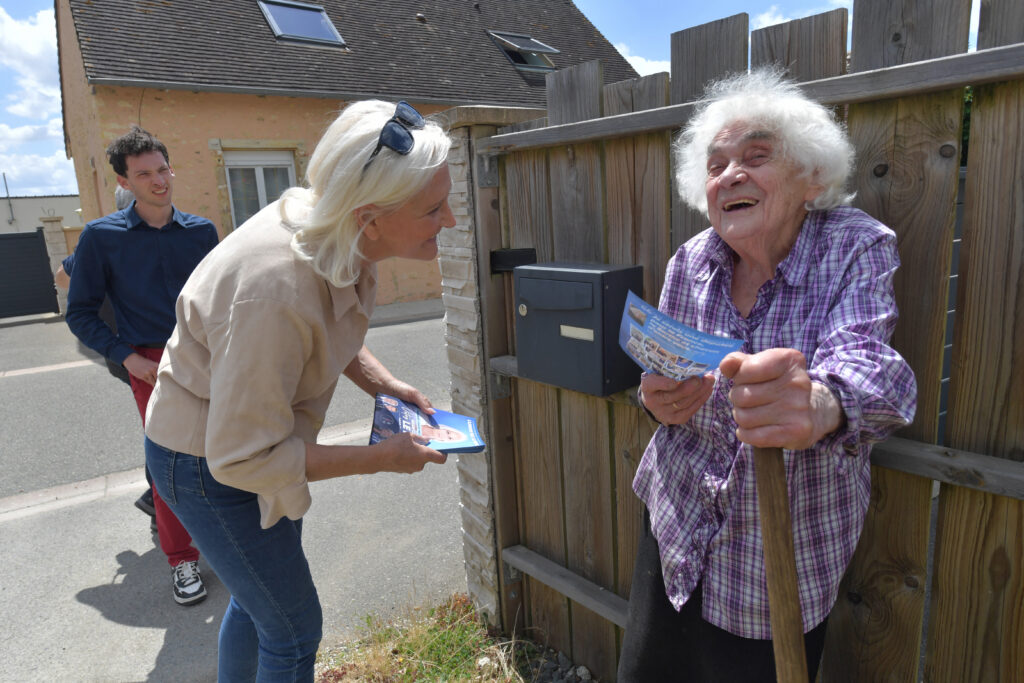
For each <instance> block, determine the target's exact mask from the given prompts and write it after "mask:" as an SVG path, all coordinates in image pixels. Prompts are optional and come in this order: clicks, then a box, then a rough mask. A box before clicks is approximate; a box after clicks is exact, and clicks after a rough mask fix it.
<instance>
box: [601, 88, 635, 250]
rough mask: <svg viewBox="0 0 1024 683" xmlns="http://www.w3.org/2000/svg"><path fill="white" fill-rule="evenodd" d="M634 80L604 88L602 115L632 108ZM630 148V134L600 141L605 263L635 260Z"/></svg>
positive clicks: (631, 139)
mask: <svg viewBox="0 0 1024 683" xmlns="http://www.w3.org/2000/svg"><path fill="white" fill-rule="evenodd" d="M637 80H638V79H634V80H628V81H619V82H618V83H611V84H609V85H606V86H605V87H604V93H603V96H604V115H605V116H615V115H616V114H626V113H628V112H631V111H633V90H634V88H635V87H636V81H637ZM633 147H634V141H633V138H631V137H630V138H621V139H616V140H609V141H608V142H606V143H604V160H605V177H604V184H605V188H607V189H606V190H605V204H606V206H607V210H608V262H609V263H636V257H637V254H636V244H635V241H636V240H635V237H634V236H635V234H636V216H635V208H636V197H635V195H634V192H633V190H634V188H633V175H634V172H635V170H634V169H635V168H636V153H635V152H634V149H633Z"/></svg>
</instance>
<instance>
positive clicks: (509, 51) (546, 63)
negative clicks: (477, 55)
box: [487, 31, 558, 71]
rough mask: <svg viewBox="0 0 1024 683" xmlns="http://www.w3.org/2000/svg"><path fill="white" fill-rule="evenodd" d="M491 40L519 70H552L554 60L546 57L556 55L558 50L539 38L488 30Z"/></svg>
mask: <svg viewBox="0 0 1024 683" xmlns="http://www.w3.org/2000/svg"><path fill="white" fill-rule="evenodd" d="M487 33H488V34H489V35H490V36H491V40H493V41H494V43H495V45H497V46H498V47H499V48H501V51H502V52H503V53H504V54H505V56H506V57H507V58H508V61H510V62H512V63H513V64H514V65H515V67H516V68H517V69H519V70H521V71H553V70H554V69H555V65H554V62H552V61H551V58H550V57H548V55H549V54H552V55H556V54H558V50H556V49H555V48H553V47H551V46H550V45H546V44H544V43H542V42H540V41H539V40H536V39H534V38H531V37H530V36H527V35H524V34H522V33H506V32H504V31H488V32H487Z"/></svg>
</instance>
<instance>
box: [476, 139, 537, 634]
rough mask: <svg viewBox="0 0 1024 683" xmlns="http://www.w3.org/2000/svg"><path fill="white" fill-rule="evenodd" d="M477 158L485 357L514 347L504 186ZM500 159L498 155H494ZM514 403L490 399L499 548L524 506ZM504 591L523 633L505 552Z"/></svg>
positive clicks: (506, 608)
mask: <svg viewBox="0 0 1024 683" xmlns="http://www.w3.org/2000/svg"><path fill="white" fill-rule="evenodd" d="M470 131H471V139H470V149H472V148H473V143H475V141H476V140H478V139H480V138H481V137H484V136H487V135H492V134H493V133H494V131H495V129H494V127H493V126H473V127H471V128H470ZM470 158H471V159H472V161H473V164H474V166H473V174H472V177H473V180H474V182H475V184H476V187H474V191H473V212H474V213H473V216H474V218H475V220H476V239H477V264H476V267H477V273H478V277H479V281H480V318H481V321H482V323H483V354H484V358H490V357H492V356H497V355H504V354H507V353H508V352H509V350H510V349H511V334H510V324H511V323H510V318H509V316H508V306H506V286H507V281H508V279H509V278H510V276H509V275H508V274H491V272H490V253H491V251H492V250H494V249H500V248H501V247H502V246H504V243H503V237H502V229H501V212H500V210H499V209H500V202H499V196H500V193H499V189H498V187H483V186H481V185H480V183H479V179H480V176H481V175H482V174H483V169H482V168H481V164H484V163H486V160H485V159H483V158H482V157H473V156H471V157H470ZM491 163H496V160H491ZM512 408H513V403H512V399H511V397H505V398H498V397H495V396H493V395H492V396H489V400H488V401H487V404H486V417H487V419H486V422H485V424H486V425H487V427H488V429H489V432H488V433H487V434H486V439H487V448H488V452H489V454H490V461H491V471H492V481H493V482H494V536H495V541H496V543H497V547H498V549H501V548H505V547H508V546H510V545H516V544H518V543H519V542H520V534H519V509H518V504H517V501H518V496H517V493H516V481H517V478H516V468H515V452H514V448H513V422H512V415H513V411H512ZM498 583H499V585H498V595H499V601H500V604H499V606H498V607H499V609H500V610H501V613H500V614H499V615H496V616H497V617H498V623H500V624H501V625H502V627H503V628H504V629H505V630H506V631H508V632H509V633H516V634H518V633H520V632H521V629H522V627H523V626H525V619H524V615H523V610H522V592H523V591H522V581H521V580H518V581H511V580H509V577H508V576H506V574H505V572H504V570H503V567H502V563H501V561H500V557H499V560H498Z"/></svg>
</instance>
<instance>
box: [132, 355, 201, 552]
mask: <svg viewBox="0 0 1024 683" xmlns="http://www.w3.org/2000/svg"><path fill="white" fill-rule="evenodd" d="M132 348H134V349H135V353H137V354H139V355H140V356H143V357H145V358H148V359H150V360H152V361H156V362H157V363H159V362H160V357H161V356H163V354H164V350H163V349H149V348H145V347H142V346H139V347H132ZM128 378H129V379H130V380H131V383H132V393H133V394H134V395H135V404H136V405H138V407H139V414H140V415H142V426H143V427H145V426H146V406H147V405H149V396H150V394H152V393H153V387H152V385H150V384H147V383H146V382H143V381H142V380H141V379H139V378H138V377H136V376H135V375H132V374H129V375H128ZM150 488H151V489H152V491H153V507H155V508H156V529H157V534H159V536H160V549H161V550H163V551H164V555H166V556H167V561H168V562H169V563H170V564H171V566H172V567H177V566H178V563H179V562H184V561H188V562H191V561H194V560H198V559H199V551H198V550H196V549H195V548H194V547H193V546H192V537H191V536H189V533H188V532H187V531H185V527H183V526H182V525H181V522H179V521H178V518H177V517H175V516H174V513H173V512H171V509H170V508H169V507H167V503H165V502H164V501H163V499H162V498H161V497H160V496H159V494H157V492H156V489H155V488H153V487H152V486H150Z"/></svg>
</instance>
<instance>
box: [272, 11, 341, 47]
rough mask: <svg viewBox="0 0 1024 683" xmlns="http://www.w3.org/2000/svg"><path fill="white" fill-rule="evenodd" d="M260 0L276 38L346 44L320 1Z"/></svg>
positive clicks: (326, 43) (322, 43)
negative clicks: (311, 2)
mask: <svg viewBox="0 0 1024 683" xmlns="http://www.w3.org/2000/svg"><path fill="white" fill-rule="evenodd" d="M259 3H260V9H261V10H263V16H264V17H266V19H267V23H268V24H270V28H272V29H273V30H274V35H275V36H277V37H278V38H282V39H284V40H297V41H300V42H303V43H319V44H321V45H338V46H340V47H345V40H344V39H343V38H342V37H341V34H339V33H338V30H337V29H336V28H334V24H332V23H331V20H330V18H328V16H327V13H326V12H325V11H324V8H323V7H321V6H320V5H310V4H307V3H305V2H294V1H293V0H259Z"/></svg>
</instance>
